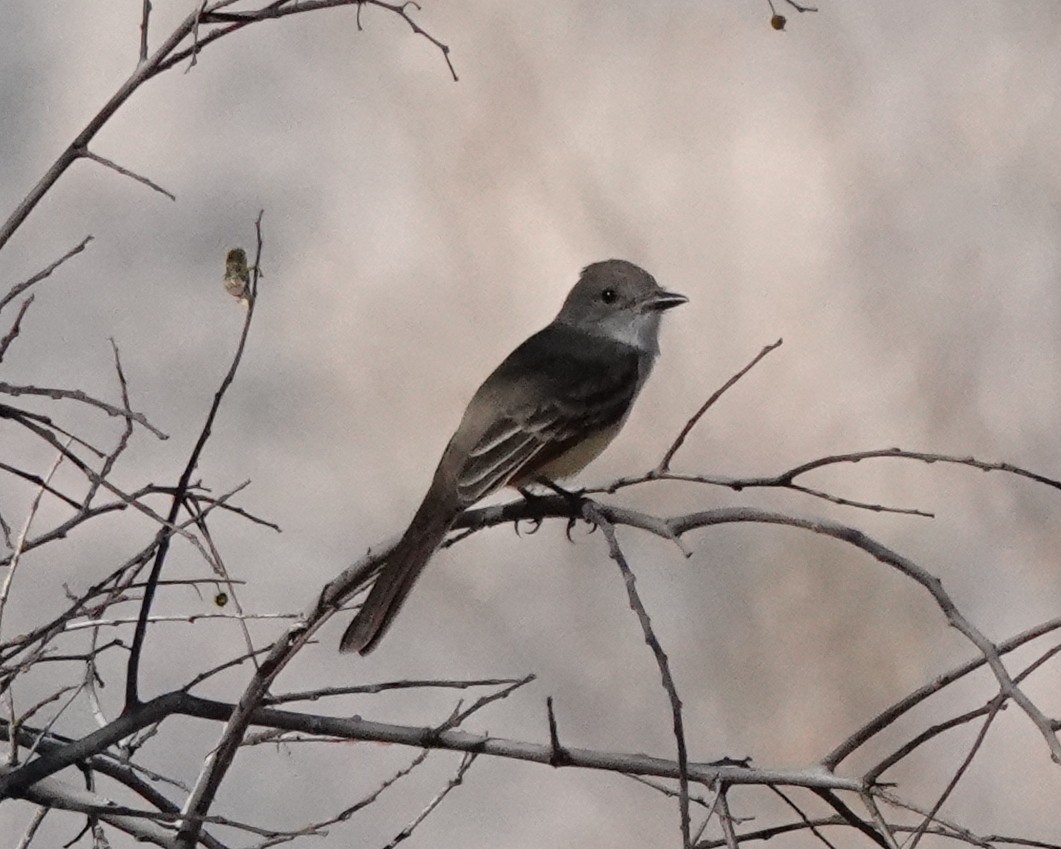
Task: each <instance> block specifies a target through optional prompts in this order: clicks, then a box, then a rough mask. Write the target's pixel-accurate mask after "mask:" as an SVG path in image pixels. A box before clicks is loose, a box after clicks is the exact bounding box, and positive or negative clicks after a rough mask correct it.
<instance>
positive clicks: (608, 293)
mask: <svg viewBox="0 0 1061 849" xmlns="http://www.w3.org/2000/svg"><path fill="white" fill-rule="evenodd" d="M618 297H619V295H618V294H617V293H616V291H615V290H614V289H605V290H604V291H603V292H601V293H600V299H601V300H602V301H604V303H606V304H614V303H615V299H616V298H618Z"/></svg>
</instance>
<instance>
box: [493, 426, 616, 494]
mask: <svg viewBox="0 0 1061 849" xmlns="http://www.w3.org/2000/svg"><path fill="white" fill-rule="evenodd" d="M622 426H623V422H622V421H621V420H620V421H618V422H616V423H615V424H614V425H612V426H611V427H607V428H604V429H603V430H598V431H594V432H593V433H591V434H590V435H589V436H587V437H586V438H585V439H583V440H582V441H581V442H579V443H577V444H575V445H573V446H571V448H569V449H568V450H567V451H565V452H564V453H563V454H561V455H560V456H559V457H556V458H554V459H552V460H550V461H549V462H548V463H546V464H545V465H543V466H539V467H537V468H535V469H534V471H533V474H530V475H526V476H523V477H522V480H513V481H511V482H510V485H511V486H522V485H523V484H525V483H532V482H533V481H534V479H535V478H547V479H548V480H551V481H559V480H563V479H564V478H569V477H571V476H572V475H577V474H578V473H579V472H581V471H582V470H583V469H584V468H586V466H588V465H589V464H590V463H591V462H592V461H593V460H595V459H597V457H598V456H599V455H600V453H601V452H602V451H603V450H604V449H605V448H607V447H608V445H609V444H610V443H611V441H612V440H613V439H615V435H616V434H617V433H618V432H619V430H620V429H621V428H622Z"/></svg>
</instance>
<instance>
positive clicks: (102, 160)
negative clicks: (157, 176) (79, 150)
mask: <svg viewBox="0 0 1061 849" xmlns="http://www.w3.org/2000/svg"><path fill="white" fill-rule="evenodd" d="M84 158H85V159H91V160H92V161H93V162H98V163H99V164H100V165H103V166H104V167H106V168H110V169H111V170H112V171H117V172H118V173H119V174H121V175H122V176H124V177H131V178H132V179H134V180H136V182H138V183H142V184H143V185H145V186H147V187H148V188H149V189H154V190H155V191H156V192H158V193H159V194H162V195H165V196H166V197H168V198H169V199H170V200H172V201H176V200H177V196H176V195H175V194H173V192H171V191H168V190H167V189H164V188H162V186H160V185H159V184H158V183H156V182H154V181H152V180H149V179H148V178H147V177H145V176H143V175H142V174H137V173H136V172H135V171H130V170H129V169H128V168H123V167H122V166H121V165H119V164H118V163H117V162H114V161H113V160H110V159H107V158H106V157H105V156H100V155H99V154H98V153H93V152H92V151H91V150H86V151H85V153H84Z"/></svg>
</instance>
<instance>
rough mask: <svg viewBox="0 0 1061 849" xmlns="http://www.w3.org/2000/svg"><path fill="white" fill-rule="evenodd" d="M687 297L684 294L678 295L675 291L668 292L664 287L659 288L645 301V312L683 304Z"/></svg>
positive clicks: (658, 310) (661, 310)
mask: <svg viewBox="0 0 1061 849" xmlns="http://www.w3.org/2000/svg"><path fill="white" fill-rule="evenodd" d="M688 300H689V299H688V298H687V297H685V295H679V294H678V293H677V292H668V291H667V290H666V289H660V290H659V291H658V292H654V293H653V294H652V295H650V296H649V298H648V300H647V301H645V307H644V308H645V311H646V312H663V311H664V310H669V309H670V308H671V307H676V306H679V305H681V304H684V303H685V302H687V301H688Z"/></svg>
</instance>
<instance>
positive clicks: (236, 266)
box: [224, 248, 251, 307]
mask: <svg viewBox="0 0 1061 849" xmlns="http://www.w3.org/2000/svg"><path fill="white" fill-rule="evenodd" d="M224 283H225V291H226V292H228V293H229V294H230V295H232V297H234V298H238V299H239V302H240V303H241V304H243V306H244V307H247V306H250V299H251V274H250V269H249V268H248V267H247V252H246V251H244V250H243V248H233V249H232V250H230V251H229V252H228V254H227V255H226V256H225V280H224Z"/></svg>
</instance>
